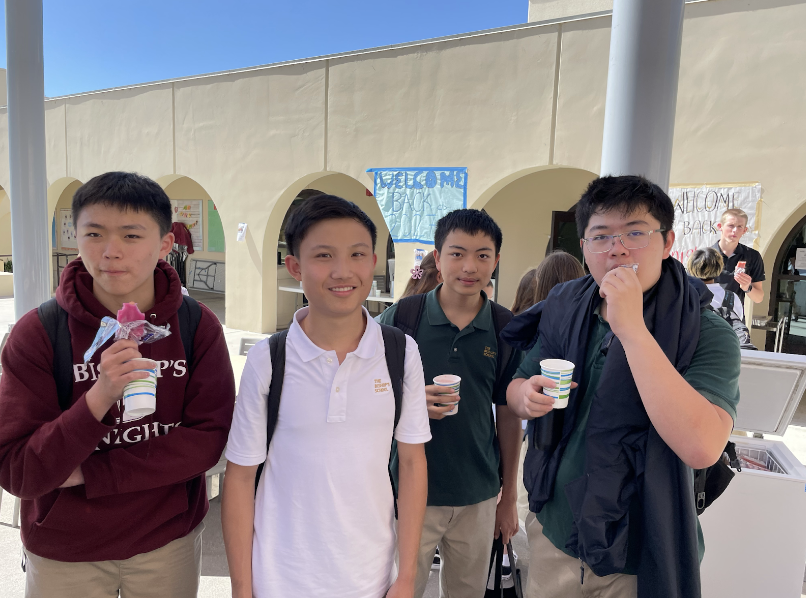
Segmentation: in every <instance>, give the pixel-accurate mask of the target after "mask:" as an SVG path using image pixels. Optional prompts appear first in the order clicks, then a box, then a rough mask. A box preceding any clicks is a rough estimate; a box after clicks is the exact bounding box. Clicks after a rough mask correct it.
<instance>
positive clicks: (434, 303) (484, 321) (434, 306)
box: [425, 283, 492, 330]
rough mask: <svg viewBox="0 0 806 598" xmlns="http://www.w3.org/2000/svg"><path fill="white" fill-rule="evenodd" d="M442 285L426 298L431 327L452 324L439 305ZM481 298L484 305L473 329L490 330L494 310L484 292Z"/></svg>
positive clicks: (477, 315) (473, 322)
mask: <svg viewBox="0 0 806 598" xmlns="http://www.w3.org/2000/svg"><path fill="white" fill-rule="evenodd" d="M442 284H443V283H440V284H439V286H437V288H435V289H434V290H433V291H431V292H429V293H428V295H426V297H425V308H426V315H427V316H428V323H429V324H431V326H442V325H445V324H450V323H451V321H450V320H449V319H448V316H446V315H445V312H444V311H443V309H442V306H441V305H440V304H439V299H437V292H438V291H439V289H440V288H442ZM481 296H482V298H483V299H484V303H482V305H481V309H479V313H477V314H476V317H475V318H473V321H472V322H471V323H470V324H471V325H472V326H473V328H477V329H479V330H489V329H490V326H491V325H492V313H491V312H492V310H491V309H490V307H489V304H490V300H489V299H487V294H486V293H485V292H484V291H481Z"/></svg>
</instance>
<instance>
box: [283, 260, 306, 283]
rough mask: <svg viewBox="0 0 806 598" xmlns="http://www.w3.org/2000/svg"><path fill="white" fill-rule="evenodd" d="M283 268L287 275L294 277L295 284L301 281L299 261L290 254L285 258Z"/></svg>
mask: <svg viewBox="0 0 806 598" xmlns="http://www.w3.org/2000/svg"><path fill="white" fill-rule="evenodd" d="M285 268H286V270H288V273H289V274H291V276H293V277H294V280H296V281H297V282H299V281H301V280H302V268H301V267H300V264H299V260H298V259H297V258H295V257H294V256H293V255H291V254H290V253H289V254H288V255H287V256H285Z"/></svg>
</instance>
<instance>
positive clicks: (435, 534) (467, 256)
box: [380, 210, 522, 598]
mask: <svg viewBox="0 0 806 598" xmlns="http://www.w3.org/2000/svg"><path fill="white" fill-rule="evenodd" d="M502 240H503V235H502V233H501V229H500V228H499V227H498V225H497V224H496V223H495V221H494V220H493V219H492V218H490V217H489V216H488V215H487V214H485V213H484V212H481V211H479V210H455V211H453V212H450V213H449V214H447V215H446V216H444V217H443V218H441V219H440V220H439V222H437V227H436V230H435V234H434V246H435V251H434V257H435V259H436V265H437V268H438V270H439V271H440V273H441V275H442V279H443V280H444V282H443V284H441V285H440V286H438V287H437V288H436V289H434V290H433V291H431V292H430V293H428V294H427V295H426V297H425V300H424V303H423V307H422V312H421V314H420V319H419V324H418V325H417V326H416V334H415V340H416V341H417V344H418V345H419V349H420V356H421V357H422V362H423V370H424V372H425V381H426V385H427V386H426V388H425V390H426V400H427V402H428V414H429V417H430V422H431V435H432V440H431V442H429V443H428V444H426V445H425V451H426V457H427V459H428V464H429V465H428V472H429V473H428V507H427V508H426V515H425V522H424V526H423V534H422V541H421V544H420V554H419V559H418V563H417V581H416V584H415V593H414V595H415V597H416V598H420V597H422V595H423V593H424V592H425V586H426V583H427V581H428V572H429V570H430V567H431V563H432V561H433V559H434V553H435V551H436V549H437V546H439V552H440V556H441V560H442V566H441V568H440V596H442V597H443V598H444V597H446V596H450V597H451V598H480V597H481V596H483V595H484V592H485V588H486V584H487V574H488V568H489V563H490V552H491V549H492V542H493V538H494V537H498V535H499V534H502V535H503V540H504V542H505V543H506V542H508V541H509V539H510V537H511V536H513V535H514V534H515V533H517V530H518V513H517V508H516V500H517V471H518V457H519V450H520V444H521V438H522V430H521V422H520V418H518V417H517V416H516V415H514V414H513V412H512V410H511V409H509V408H508V407H507V405H506V396H505V395H506V384H496V382H497V381H499V380H498V378H500V380H501V381H504V382H506V381H508V380H510V379H511V376H513V375H514V374H515V371H516V368H517V366H518V363H519V361H520V354H519V353H518V352H517V351H512V352H510V353H509V354H510V358H509V359H508V361H507V362H506V363H502V364H501V368H500V370H499V367H498V361H497V357H498V352H499V351H501V350H502V349H501V346H500V344H499V341H498V338H497V335H496V330H495V328H496V326H495V323H496V322H495V317H497V316H500V315H501V313H503V312H505V315H506V316H507V320H508V319H509V318H511V314H510V313H509V311H508V310H506V309H505V308H502V307H500V306H495V307H493V304H492V303H491V302H490V300H489V299H488V298H487V295H486V294H485V293H484V291H483V289H484V288H485V287H486V286H487V283H488V282H489V281H490V277H491V276H492V274H493V271H494V270H495V266H496V264H497V263H498V259H499V257H500V255H499V253H500V250H501V243H502ZM414 299H415V301H416V298H414ZM404 301H405V300H404ZM398 308H399V304H396V305H393V306H392V307H391V308H390V309H388V310H386V311H385V312H384V313H383V314H382V316H381V318H380V321H381V322H382V323H384V324H390V325H399V322H397V321H396V320H397V318H396V313H397V310H398ZM493 309H495V310H497V311H496V312H495V314H497V316H496V315H494V312H493ZM442 374H453V375H456V376H460V377H461V379H462V380H461V387H460V396H459V397H455V398H454V397H451V401H455V400H457V399H459V401H458V410H457V412H456V413H455V414H449V412H450V411H452V410H453V409H454V407H453V405H448V406H443V405H442V404H443V403H444V402H445V395H444V394H440V393H441V392H444V387H442V388H440V387H438V386H435V385H432V384H430V382H431V381H432V380H433V379H434V377H435V376H439V375H442ZM493 404H495V409H496V417H497V420H496V421H497V423H496V422H494V421H493V413H492V409H491V406H492V405H493ZM496 432H497V436H496ZM499 447H500V462H501V474H500V476H499ZM501 477H503V484H502V481H501ZM499 490H500V491H502V496H501V501H500V503H497V502H496V501H497V497H498V493H499Z"/></svg>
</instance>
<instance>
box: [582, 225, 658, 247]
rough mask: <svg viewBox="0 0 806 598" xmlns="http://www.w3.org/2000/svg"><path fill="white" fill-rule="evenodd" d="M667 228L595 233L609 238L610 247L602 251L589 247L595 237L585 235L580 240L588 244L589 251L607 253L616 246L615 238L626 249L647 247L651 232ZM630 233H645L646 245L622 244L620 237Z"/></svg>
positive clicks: (622, 240)
mask: <svg viewBox="0 0 806 598" xmlns="http://www.w3.org/2000/svg"><path fill="white" fill-rule="evenodd" d="M667 230H669V229H667V228H656V229H654V230H628V231H627V232H626V233H619V234H618V235H596V237H600V238H602V239H604V238H610V247H608V248H607V249H605V250H604V251H594V250H593V249H591V248H590V243H592V242H593V240H594V239H595V238H596V237H585V238H583V239H582V240H583V241H584V242H585V244H586V245H587V246H588V251H590V252H591V253H607V252H608V251H610V250H611V249H613V247H615V246H616V239H618V240H619V242H620V243H621V245H622V247H624V249H627V250H632V249H645V248H647V247H649V242H650V241H651V240H652V233H665V232H666V231H667ZM631 233H647V236H646V245H644V246H643V247H627V246H626V245H625V244H624V239H623V238H622V237H623V236H624V235H629V234H631Z"/></svg>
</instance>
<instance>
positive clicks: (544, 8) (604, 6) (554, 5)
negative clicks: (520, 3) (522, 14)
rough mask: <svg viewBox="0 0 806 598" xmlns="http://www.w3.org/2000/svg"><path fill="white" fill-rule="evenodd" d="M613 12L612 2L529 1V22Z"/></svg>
mask: <svg viewBox="0 0 806 598" xmlns="http://www.w3.org/2000/svg"><path fill="white" fill-rule="evenodd" d="M602 10H613V0H529V22H530V23H534V22H536V21H547V20H549V19H564V18H567V17H574V16H576V15H584V14H590V13H592V12H599V11H602Z"/></svg>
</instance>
